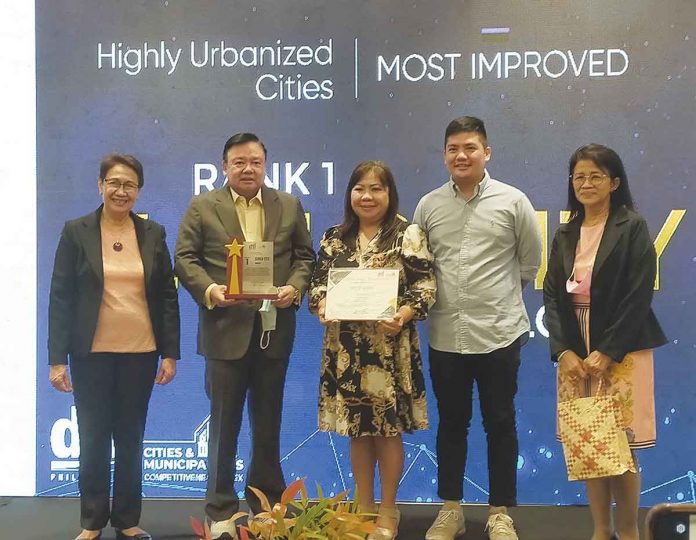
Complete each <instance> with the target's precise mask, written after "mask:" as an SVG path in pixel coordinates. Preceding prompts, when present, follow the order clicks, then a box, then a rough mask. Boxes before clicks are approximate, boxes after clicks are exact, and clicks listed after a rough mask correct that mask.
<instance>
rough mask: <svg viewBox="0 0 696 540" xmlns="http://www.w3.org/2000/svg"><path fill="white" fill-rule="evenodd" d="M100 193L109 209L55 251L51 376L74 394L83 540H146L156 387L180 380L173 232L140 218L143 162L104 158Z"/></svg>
mask: <svg viewBox="0 0 696 540" xmlns="http://www.w3.org/2000/svg"><path fill="white" fill-rule="evenodd" d="M97 186H98V188H99V193H100V195H101V196H102V199H103V202H104V204H103V205H101V206H100V207H99V208H98V209H97V210H96V211H95V212H93V213H91V214H88V215H86V216H83V217H81V218H78V219H76V220H73V221H68V222H67V223H66V224H65V227H64V228H63V232H62V234H61V238H60V242H59V244H58V249H57V251H56V258H55V264H54V268H53V278H52V280H51V293H50V302H49V322H48V324H49V329H48V330H49V331H48V335H49V337H48V352H49V364H50V375H49V377H50V381H51V384H52V385H53V386H54V387H55V388H56V389H58V390H60V391H63V392H71V391H73V393H74V396H75V407H76V408H77V419H78V429H79V436H80V476H79V487H80V505H81V518H80V521H81V525H82V527H83V530H82V532H81V533H80V535H79V536H78V537H77V538H78V539H79V540H89V539H93V538H99V537H100V536H101V529H103V528H104V527H105V526H106V524H107V522H109V520H111V525H112V526H113V527H114V528H115V529H116V537H117V538H119V539H123V538H138V539H141V540H144V539H149V538H150V535H149V534H148V533H146V532H145V531H143V530H142V529H140V528H139V527H138V522H139V520H140V511H141V488H142V451H143V436H144V433H145V420H146V417H147V408H148V403H149V400H150V394H151V393H152V387H153V383H155V382H157V383H158V384H167V383H168V382H170V381H171V380H172V378H173V377H174V375H175V374H176V359H178V358H179V304H178V298H177V291H176V287H175V285H174V275H173V272H172V265H171V259H170V256H169V250H168V249H167V244H166V243H165V232H164V228H163V227H162V226H161V225H159V224H157V223H155V222H154V221H152V220H146V219H142V218H140V217H138V216H137V215H135V214H134V213H133V212H132V208H133V205H134V204H135V201H136V200H137V198H138V195H139V193H140V190H141V189H142V187H143V167H142V165H141V164H140V162H139V161H138V160H137V159H136V158H134V157H133V156H130V155H125V154H109V155H107V156H105V157H104V159H103V160H102V162H101V165H100V172H99V180H98V182H97ZM160 357H161V358H162V361H161V363H160V364H159V368H158V359H159V358H160ZM68 359H69V361H70V374H68V369H67V363H68ZM71 377H72V381H71ZM112 439H113V445H114V449H115V455H114V479H113V502H112V504H111V505H110V503H109V492H110V482H111V474H110V462H111V443H112Z"/></svg>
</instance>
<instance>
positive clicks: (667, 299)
mask: <svg viewBox="0 0 696 540" xmlns="http://www.w3.org/2000/svg"><path fill="white" fill-rule="evenodd" d="M551 6H553V7H551ZM36 20H37V30H36V35H37V85H38V118H37V122H38V171H39V182H38V236H39V243H38V276H39V277H38V313H39V315H38V328H39V330H38V336H37V351H38V353H37V356H38V363H39V374H40V375H39V382H38V385H39V387H38V396H39V397H38V420H37V432H38V455H37V471H38V474H37V492H38V493H40V494H42V495H74V494H75V493H76V492H77V484H76V466H77V460H78V458H79V455H78V452H77V441H76V439H75V437H76V433H77V432H76V425H75V420H74V412H73V411H71V406H72V398H71V396H68V395H61V394H58V393H57V392H55V391H53V390H52V389H51V388H50V386H49V385H48V384H47V377H45V376H44V375H45V370H46V367H45V364H46V346H45V343H46V312H47V298H48V288H49V283H50V275H51V269H52V262H53V254H54V251H55V247H56V244H57V241H58V236H59V232H60V229H61V227H62V224H63V222H64V221H65V220H67V219H72V218H75V217H77V216H80V215H83V214H85V213H87V212H90V211H92V210H93V209H94V208H96V206H97V205H98V204H99V197H98V192H97V186H96V178H97V174H98V163H99V160H100V157H101V156H102V155H103V154H105V153H106V152H109V151H123V152H130V153H133V154H135V155H136V156H138V157H139V158H140V159H141V161H142V162H143V163H144V165H145V180H146V184H145V188H144V190H143V192H142V194H141V197H140V200H139V202H138V205H137V210H138V211H139V212H143V213H147V214H148V215H149V217H150V218H152V219H155V220H156V221H158V222H160V223H162V224H164V225H165V227H166V229H167V231H168V233H169V238H168V241H169V244H170V247H172V248H173V245H174V241H175V238H176V233H177V229H178V224H179V221H180V219H181V217H182V215H183V213H184V211H185V209H186V206H187V204H188V202H189V200H190V198H191V197H192V195H193V194H194V192H196V191H197V190H198V188H197V187H196V178H202V179H206V178H209V177H210V175H211V174H215V172H214V168H213V167H216V168H218V169H219V161H220V154H221V151H222V146H223V144H224V141H225V140H226V139H227V137H228V136H229V135H231V134H233V133H235V132H238V131H254V132H256V133H257V134H259V136H260V137H261V138H262V139H263V140H264V142H265V143H266V145H267V147H268V149H269V169H268V175H269V177H271V179H274V178H277V179H278V180H279V181H280V184H279V186H280V188H281V189H286V187H287V188H288V189H290V190H291V191H292V192H293V193H294V194H296V195H298V196H300V197H301V199H302V203H303V205H304V207H305V209H306V210H307V211H308V212H309V213H310V215H311V226H312V234H313V237H314V239H315V242H317V241H318V239H319V237H320V235H321V233H322V232H323V231H324V230H325V229H326V228H327V227H328V226H329V225H331V224H334V223H336V222H337V221H338V220H339V219H340V216H341V208H342V199H343V191H344V189H345V185H346V180H347V177H348V175H349V174H350V171H351V170H352V168H353V166H354V165H355V164H356V163H357V162H359V161H361V160H363V159H371V158H377V159H383V160H385V161H386V162H387V163H388V164H389V165H390V166H391V167H392V169H393V171H394V173H395V175H396V178H397V181H398V186H399V195H400V197H401V200H402V208H401V211H402V213H403V214H404V215H406V216H411V214H412V212H413V209H414V208H415V205H416V203H417V201H418V199H419V198H420V197H421V196H422V195H423V194H424V193H426V192H427V191H429V190H431V189H433V188H434V187H436V186H438V185H440V184H441V183H442V182H444V180H445V179H446V171H445V168H444V166H443V164H442V153H441V152H442V142H443V132H444V127H445V125H446V124H447V122H448V121H449V120H450V119H451V118H453V117H455V116H457V115H461V114H473V115H477V116H480V117H482V118H483V119H485V121H486V124H487V127H488V131H489V139H490V143H491V146H492V148H493V158H492V161H491V163H490V166H489V171H490V172H491V174H492V175H493V176H494V177H496V178H499V179H501V180H505V181H508V182H509V183H512V184H514V185H516V186H518V187H519V188H521V189H522V190H524V191H525V192H526V193H527V194H528V196H529V198H530V199H531V201H532V203H533V204H534V206H535V208H537V210H539V211H540V212H541V213H540V219H541V220H542V222H543V220H544V219H546V223H547V226H546V231H547V233H548V238H551V237H552V235H553V231H554V230H555V229H556V227H557V226H558V223H559V212H560V210H562V208H563V207H564V202H565V201H564V199H565V185H566V184H565V182H566V180H565V178H566V175H567V171H566V162H567V158H568V156H569V154H570V153H571V151H572V150H574V149H575V148H576V147H578V146H580V145H581V144H585V143H587V142H591V141H596V142H601V143H604V144H607V145H609V146H611V147H613V148H615V149H616V150H617V151H618V152H619V154H620V155H621V156H622V157H623V158H624V161H625V163H626V165H627V169H628V174H629V178H630V181H631V186H632V189H633V192H634V196H635V199H636V200H637V203H638V206H639V210H640V211H641V212H642V213H643V214H644V215H645V216H646V218H647V220H648V223H649V225H650V228H651V231H652V233H653V235H654V236H656V235H657V233H658V231H660V229H661V228H662V226H663V223H664V222H665V220H666V219H667V217H668V215H670V212H672V211H673V210H675V209H677V210H678V209H683V210H687V211H686V213H683V212H680V213H676V214H674V218H673V219H674V221H673V223H674V224H676V229H675V230H674V234H673V235H672V236H671V237H670V239H669V242H668V243H667V245H666V247H665V249H664V252H663V254H662V256H661V258H660V278H661V280H660V288H659V290H658V291H657V292H656V294H655V301H654V307H655V310H656V312H657V314H658V316H659V318H660V320H661V321H662V323H663V326H664V328H665V331H666V332H667V334H668V336H669V338H670V340H671V341H670V344H669V345H668V346H666V347H663V348H661V349H659V350H658V351H656V363H655V365H656V380H657V383H656V396H657V398H656V399H657V415H658V446H657V447H656V448H655V449H652V450H647V451H642V452H641V453H640V460H641V464H642V472H643V490H644V495H643V498H642V503H643V504H653V503H656V502H658V501H664V500H671V501H674V502H678V501H692V502H696V495H695V493H694V490H695V489H696V479H695V478H694V473H693V469H694V468H695V466H696V462H695V461H694V458H693V455H694V453H693V450H694V447H696V435H695V434H696V418H695V417H694V413H693V408H692V403H693V400H694V397H695V394H694V387H693V375H694V373H695V369H694V367H693V363H692V362H693V359H694V351H695V349H696V342H695V340H694V337H693V320H694V318H695V317H696V298H695V297H694V286H693V284H692V282H691V279H690V278H691V276H692V275H693V273H694V265H695V263H696V253H694V248H693V246H694V240H695V237H696V230H695V229H694V225H693V222H692V220H691V215H690V208H691V204H692V200H693V198H694V196H693V191H694V189H695V188H696V184H695V182H694V177H693V171H694V170H696V159H695V158H694V148H695V147H696V136H695V135H694V129H693V126H694V125H695V121H696V112H695V111H696V103H695V99H696V95H695V93H694V88H696V76H695V64H694V60H693V50H694V47H693V40H694V39H696V32H694V30H695V28H694V21H696V5H694V4H693V3H692V2H688V1H687V0H664V1H661V2H651V1H647V0H642V1H635V2H631V3H630V4H627V3H625V2H620V1H615V0H607V1H606V2H603V3H602V5H601V9H600V6H599V5H598V4H597V3H594V2H587V3H577V2H554V3H553V4H545V3H539V2H534V3H528V2H527V3H520V2H503V1H493V2H490V1H486V2H484V1H483V0H474V1H458V2H452V1H449V0H448V1H440V0H429V1H427V2H425V1H422V0H412V1H411V2H408V3H405V2H402V1H398V0H389V1H382V2H368V1H366V0H361V1H338V2H336V1H334V2H317V1H311V0H300V1H296V2H292V3H287V2H250V1H246V0H239V1H234V2H229V1H223V0H217V1H213V0H209V1H201V2H196V4H195V9H192V4H191V3H190V2H187V1H185V0H168V1H157V2H155V1H152V2H145V1H142V2H128V3H126V4H123V3H116V2H112V1H109V0H38V1H37V12H36ZM206 41H207V43H208V46H209V47H211V48H212V47H218V48H227V49H228V50H227V51H226V52H225V53H224V54H220V53H219V52H218V53H217V56H215V55H213V54H212V51H210V50H208V53H209V56H208V62H207V64H206V65H203V66H197V65H196V64H201V63H203V61H204V60H205V57H204V51H205V46H206ZM192 44H193V45H192ZM192 46H193V49H194V56H193V58H192V57H191V47H192ZM303 46H304V47H306V48H304V49H300V47H303ZM244 47H252V49H247V50H246V52H244ZM259 47H271V48H273V51H270V50H266V52H265V53H264V54H265V56H264V54H260V50H259ZM129 48H130V49H133V51H131V52H128V53H127V52H126V51H128V50H129ZM163 48H164V49H163ZM278 48H280V49H281V50H280V51H279V52H280V55H279V57H280V58H279V59H278V58H277V57H276V56H278V55H277V51H278ZM146 49H150V50H149V52H148V51H146ZM179 49H181V53H180V56H179V57H178V62H177V64H176V66H175V67H173V66H172V65H171V61H170V60H169V58H170V57H169V56H167V55H166V52H167V51H169V52H170V54H172V57H171V58H176V51H178V50H179ZM231 49H234V51H232V50H231ZM138 50H140V51H141V52H140V55H141V56H140V59H141V60H142V61H143V64H142V65H141V66H138V65H137V60H138V54H139V53H138V52H137V51H138ZM163 50H164V51H165V55H164V56H161V52H162V51H163ZM608 50H614V52H607V51H608ZM254 51H255V52H254ZM274 51H276V52H274ZM617 51H618V52H617ZM112 53H113V56H110V55H112ZM254 54H257V55H258V56H257V57H256V58H257V60H256V61H254ZM119 55H122V56H119ZM397 55H398V60H397V59H396V58H397ZM272 57H273V58H272ZM259 58H261V59H263V65H258V64H260V60H259ZM145 59H147V62H148V63H147V66H146V65H144V60H145ZM213 59H214V60H215V64H214V65H211V64H212V62H213ZM221 60H222V61H224V62H227V64H228V65H221V64H220V61H221ZM272 60H273V62H272ZM278 60H279V62H278ZM119 62H121V64H120V67H119ZM272 63H273V64H274V65H271V64H272ZM278 63H280V64H282V65H277V64H278ZM472 63H473V65H474V68H473V69H472ZM231 64H233V65H231ZM244 64H247V65H244ZM248 64H255V65H248ZM303 64H306V65H303ZM163 66H164V67H163ZM288 80H290V84H289V86H290V88H289V89H288V87H287V86H283V85H284V84H287V83H283V81H288ZM298 81H299V83H298ZM312 81H316V82H312ZM298 84H299V87H298ZM298 88H299V89H298ZM281 89H282V91H283V95H282V99H281V95H280V91H281ZM276 93H277V94H276ZM298 93H299V95H300V97H301V99H291V97H295V96H296V95H298ZM304 163H307V165H304ZM274 167H275V168H274ZM200 171H202V172H200ZM331 172H333V176H331ZM274 173H275V174H274ZM288 173H289V174H288ZM293 174H295V176H294V177H293V176H292V175H293ZM331 178H333V181H334V190H333V192H332V190H331V189H330V179H331ZM293 179H294V183H293ZM298 179H299V180H300V181H301V182H300V181H297V180H298ZM221 182H222V178H221V177H218V179H217V182H216V183H215V185H216V186H218V185H220V184H221ZM303 188H304V189H303ZM203 189H205V188H203ZM543 211H546V213H545V214H544V213H543ZM680 217H683V219H681V221H680V220H679V218H680ZM663 247H664V246H663ZM525 299H526V302H527V307H528V311H529V314H530V318H531V319H532V321H535V320H536V317H537V313H538V311H539V309H540V307H541V303H542V299H541V294H540V292H539V291H538V290H534V289H532V288H530V289H529V290H527V291H526V295H525ZM180 300H181V306H182V324H183V333H182V341H183V343H182V345H183V348H182V351H183V359H182V360H181V361H180V362H179V373H178V375H177V378H176V380H175V381H174V382H173V383H172V384H170V385H169V386H167V387H164V388H157V389H156V391H155V393H154V396H153V399H152V402H151V406H150V416H149V422H148V427H147V434H146V439H147V442H146V449H145V456H144V465H145V473H144V474H145V476H144V479H145V487H144V491H145V493H146V495H148V496H166V497H184V496H192V495H194V496H202V494H203V491H204V486H205V482H204V480H205V473H206V470H205V467H206V460H205V447H206V445H205V440H206V436H207V432H206V424H205V420H206V416H207V412H208V402H207V400H206V397H205V394H204V392H203V363H202V359H201V358H200V357H198V356H197V355H196V354H195V333H196V309H195V306H194V304H193V302H192V301H191V299H190V297H189V296H188V294H187V293H185V292H184V291H181V294H180ZM533 326H534V328H533V330H534V336H533V337H532V338H531V339H530V341H529V343H528V345H527V346H526V347H525V348H524V349H523V366H522V369H521V372H520V391H519V394H518V398H517V408H518V412H519V415H518V427H519V434H520V456H519V500H520V502H521V503H544V504H574V503H578V502H584V501H585V494H584V490H583V488H582V486H581V484H578V483H569V482H567V480H566V476H565V469H564V462H563V456H562V452H561V448H560V445H559V444H558V443H557V442H556V441H555V436H554V435H555V433H554V431H555V421H554V408H555V396H554V392H555V382H554V381H555V379H554V377H555V373H554V368H553V365H552V364H551V362H550V361H549V357H548V351H547V347H548V343H547V340H546V338H545V337H544V336H543V335H542V333H540V329H539V328H538V327H537V325H536V324H534V325H533ZM321 335H322V329H321V327H320V325H319V324H318V322H317V321H316V320H314V319H313V318H312V317H311V316H310V315H309V314H308V313H307V311H306V310H305V309H304V308H303V310H302V311H301V313H300V316H299V320H298V339H297V342H296V347H295V351H294V354H293V357H292V362H291V367H290V372H289V375H288V383H287V391H286V397H285V409H284V421H283V434H282V453H283V456H284V458H283V466H284V470H285V473H286V477H287V478H288V479H289V480H290V479H292V478H294V477H297V476H306V477H308V479H309V482H308V483H309V485H310V486H311V485H313V483H314V482H315V481H316V482H319V483H320V484H321V485H322V487H323V489H324V491H325V492H337V491H340V490H342V489H344V487H348V488H351V487H352V479H351V477H350V467H349V462H348V455H347V442H346V440H345V439H343V438H341V437H338V436H331V435H329V434H326V433H318V432H317V431H316V425H317V424H316V403H317V384H318V364H319V356H320V347H321ZM426 337H427V336H426V335H425V333H423V338H424V339H425V338H426ZM42 374H44V375H42ZM428 391H429V397H431V400H430V401H431V402H430V405H431V407H430V418H431V425H433V426H435V425H436V424H437V413H436V410H435V407H434V402H433V399H432V392H431V391H430V388H428ZM434 433H435V431H434V429H431V430H430V431H427V432H422V433H418V434H415V435H413V436H409V437H407V438H406V445H407V446H406V450H407V459H406V469H405V471H404V477H403V481H402V484H401V488H400V490H399V498H400V499H401V500H404V501H431V500H433V499H434V498H436V481H435V478H436V466H437V465H436V456H435V454H434V448H435V444H434ZM470 438H471V452H470V454H469V461H468V465H467V483H466V486H465V498H466V500H467V501H486V500H487V494H486V490H487V472H486V471H487V469H486V455H485V437H484V434H483V432H482V429H481V428H480V418H479V417H478V416H476V417H475V418H474V425H473V428H472V433H471V437H470ZM247 452H248V440H247V438H246V437H245V436H242V437H241V444H240V449H239V462H238V469H239V470H238V474H239V478H240V479H242V478H243V475H244V474H245V471H246V470H245V468H246V459H247Z"/></svg>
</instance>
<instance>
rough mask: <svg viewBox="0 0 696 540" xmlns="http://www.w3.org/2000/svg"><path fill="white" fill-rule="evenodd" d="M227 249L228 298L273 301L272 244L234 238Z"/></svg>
mask: <svg viewBox="0 0 696 540" xmlns="http://www.w3.org/2000/svg"><path fill="white" fill-rule="evenodd" d="M225 247H226V248H227V291H226V292H225V298H228V299H230V298H234V299H239V300H262V299H270V300H274V299H276V298H278V289H277V287H275V286H274V285H273V242H244V240H242V239H238V238H233V239H232V241H231V242H230V243H229V244H225Z"/></svg>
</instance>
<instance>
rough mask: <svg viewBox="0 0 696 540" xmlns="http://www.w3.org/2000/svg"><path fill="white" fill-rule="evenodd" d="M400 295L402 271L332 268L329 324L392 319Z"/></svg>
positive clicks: (328, 294)
mask: <svg viewBox="0 0 696 540" xmlns="http://www.w3.org/2000/svg"><path fill="white" fill-rule="evenodd" d="M398 292H399V270H398V269H395V268H331V269H329V281H328V286H327V291H326V313H325V314H324V318H325V319H327V320H329V321H379V320H388V319H392V318H394V315H395V314H396V308H397V305H396V301H397V295H398Z"/></svg>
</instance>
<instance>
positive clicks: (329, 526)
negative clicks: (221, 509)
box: [191, 478, 375, 540]
mask: <svg viewBox="0 0 696 540" xmlns="http://www.w3.org/2000/svg"><path fill="white" fill-rule="evenodd" d="M249 489H251V490H252V491H253V492H254V493H255V494H256V496H257V497H258V498H259V501H260V502H261V508H262V509H263V512H261V513H259V514H256V515H255V516H254V519H252V520H250V521H249V523H248V524H247V526H240V527H239V536H240V539H241V540H251V539H256V540H310V539H311V540H344V539H346V540H347V539H351V540H362V539H365V538H366V537H367V535H368V534H370V533H371V532H372V531H373V530H374V529H375V524H374V517H375V516H374V515H373V514H367V513H361V512H359V511H358V507H357V503H355V502H351V501H348V500H346V497H347V495H348V492H347V491H343V492H341V493H339V494H338V495H336V496H334V497H325V496H324V494H323V492H322V490H321V487H320V486H317V491H318V499H317V500H316V501H314V500H311V501H310V500H309V498H308V497H307V490H306V488H305V485H304V479H303V478H300V479H298V480H296V481H295V482H293V483H292V484H290V485H289V486H288V487H287V489H286V490H285V491H284V492H283V495H282V496H281V499H280V502H279V503H276V504H275V505H273V506H272V507H271V505H270V503H269V502H268V498H267V497H266V495H264V493H263V492H261V491H260V490H258V489H256V488H254V487H251V486H250V487H249ZM298 493H299V495H300V498H299V499H298V500H295V496H296V495H297V494H298ZM246 515H247V514H246V513H245V512H238V513H237V514H235V515H234V516H232V519H233V520H234V521H236V520H238V519H239V518H241V517H243V516H246ZM191 527H192V528H193V531H194V533H195V534H196V535H197V537H198V538H200V539H203V540H209V539H210V528H209V527H208V523H207V522H205V523H203V524H202V523H200V522H199V521H198V520H197V519H195V518H193V517H192V518H191Z"/></svg>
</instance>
